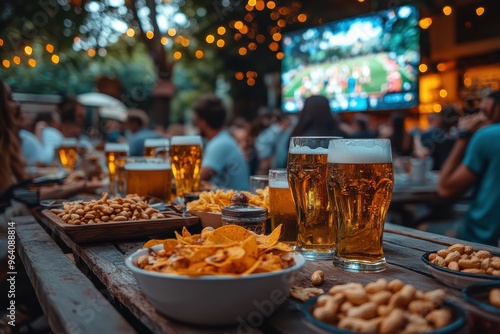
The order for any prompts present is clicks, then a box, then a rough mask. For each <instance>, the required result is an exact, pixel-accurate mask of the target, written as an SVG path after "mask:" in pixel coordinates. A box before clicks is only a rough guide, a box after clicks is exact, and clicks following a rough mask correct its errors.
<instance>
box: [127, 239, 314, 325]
mask: <svg viewBox="0 0 500 334" xmlns="http://www.w3.org/2000/svg"><path fill="white" fill-rule="evenodd" d="M152 249H153V250H154V251H159V250H162V249H163V245H161V244H160V245H156V246H153V247H152ZM147 252H148V249H145V248H144V249H140V250H138V251H136V252H135V253H133V254H131V255H130V256H128V257H127V258H126V260H125V263H126V266H127V267H128V268H129V269H130V270H131V271H132V272H133V274H134V276H135V278H136V280H137V282H138V283H139V286H140V287H141V289H142V291H143V292H144V294H145V295H146V297H147V298H148V299H149V300H150V301H151V302H152V303H153V305H154V306H155V307H156V309H157V310H158V311H159V312H160V313H162V314H164V315H165V316H167V317H169V318H171V319H175V320H179V321H182V322H186V323H190V324H196V325H203V326H220V325H230V324H237V323H248V322H249V321H250V322H255V319H257V318H258V319H262V320H263V319H265V318H266V317H268V316H270V315H271V314H272V313H273V312H274V311H275V310H276V309H277V308H278V307H279V306H280V305H281V304H282V303H283V302H284V301H285V299H286V298H287V297H288V295H289V291H290V288H291V286H292V285H293V283H294V281H295V277H296V273H297V271H298V270H300V269H301V268H302V267H303V266H304V263H305V259H304V257H303V256H302V255H301V254H299V253H289V254H287V255H286V256H292V257H293V258H294V262H295V264H294V265H293V266H292V267H289V268H286V269H283V270H278V271H274V272H266V273H257V274H249V275H243V276H197V277H193V276H187V275H177V274H166V273H159V272H153V271H148V270H144V269H141V268H139V267H138V265H137V261H138V259H139V258H140V257H141V256H143V255H146V254H147Z"/></svg>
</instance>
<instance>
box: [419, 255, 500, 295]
mask: <svg viewBox="0 0 500 334" xmlns="http://www.w3.org/2000/svg"><path fill="white" fill-rule="evenodd" d="M432 253H436V251H433V252H427V253H425V254H423V255H422V261H423V262H424V264H425V266H426V267H427V270H428V271H429V272H430V273H431V275H432V276H434V278H436V279H437V280H439V281H440V282H441V283H443V284H445V285H448V286H450V287H452V288H455V289H463V288H465V287H467V286H469V285H472V284H476V283H481V282H498V283H500V276H493V275H482V274H471V273H464V272H461V271H456V270H451V269H448V268H444V267H440V266H438V265H436V264H434V263H432V262H431V261H430V260H429V255H430V254H432ZM492 255H494V256H499V255H498V254H493V253H492Z"/></svg>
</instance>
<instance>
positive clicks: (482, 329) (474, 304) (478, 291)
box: [461, 282, 500, 334]
mask: <svg viewBox="0 0 500 334" xmlns="http://www.w3.org/2000/svg"><path fill="white" fill-rule="evenodd" d="M492 289H500V282H483V283H477V284H473V285H470V286H468V287H466V288H464V289H463V290H462V291H461V295H462V297H463V298H464V299H465V302H466V309H467V315H468V320H469V328H470V329H471V333H472V332H475V333H484V334H489V333H492V334H493V333H498V330H499V329H500V307H498V306H494V305H492V304H491V303H490V302H489V301H488V298H489V293H490V291H491V290H492Z"/></svg>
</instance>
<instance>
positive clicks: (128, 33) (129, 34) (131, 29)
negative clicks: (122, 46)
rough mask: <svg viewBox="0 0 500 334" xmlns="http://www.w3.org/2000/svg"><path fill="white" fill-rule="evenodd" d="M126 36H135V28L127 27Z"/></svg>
mask: <svg viewBox="0 0 500 334" xmlns="http://www.w3.org/2000/svg"><path fill="white" fill-rule="evenodd" d="M127 36H128V37H134V36H135V30H134V29H133V28H128V29H127Z"/></svg>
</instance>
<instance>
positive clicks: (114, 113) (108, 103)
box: [77, 92, 127, 122]
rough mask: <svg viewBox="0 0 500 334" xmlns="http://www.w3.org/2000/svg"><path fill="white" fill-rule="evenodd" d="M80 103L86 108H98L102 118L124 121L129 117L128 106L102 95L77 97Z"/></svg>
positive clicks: (89, 94) (90, 94)
mask: <svg viewBox="0 0 500 334" xmlns="http://www.w3.org/2000/svg"><path fill="white" fill-rule="evenodd" d="M77 100H78V102H80V103H81V104H82V105H84V106H88V107H96V108H97V109H98V110H99V116H101V117H102V118H110V119H116V120H119V121H122V122H123V121H124V120H125V118H126V117H127V106H126V105H125V104H123V102H121V101H120V100H118V99H116V98H114V97H112V96H110V95H107V94H102V93H97V92H90V93H84V94H80V95H78V96H77Z"/></svg>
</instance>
